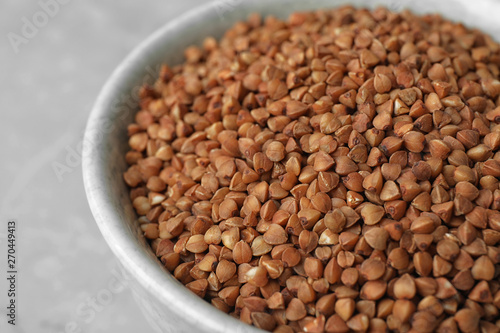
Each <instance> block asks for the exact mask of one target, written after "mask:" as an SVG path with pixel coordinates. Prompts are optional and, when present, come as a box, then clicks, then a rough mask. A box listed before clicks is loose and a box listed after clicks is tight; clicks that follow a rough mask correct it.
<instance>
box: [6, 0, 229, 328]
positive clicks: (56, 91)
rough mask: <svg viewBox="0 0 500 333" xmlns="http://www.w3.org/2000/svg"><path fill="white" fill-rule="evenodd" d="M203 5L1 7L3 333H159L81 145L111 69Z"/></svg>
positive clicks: (188, 1) (129, 2) (152, 0)
mask: <svg viewBox="0 0 500 333" xmlns="http://www.w3.org/2000/svg"><path fill="white" fill-rule="evenodd" d="M228 1H229V0H228ZM231 1H236V0H231ZM231 1H230V2H231ZM204 2H206V1H201V0H184V1H173V0H164V1H160V0H143V1H133V0H121V1H97V0H87V1H77V0H40V1H38V0H37V1H26V0H23V1H19V0H2V4H1V10H0V22H1V24H0V36H1V38H0V55H1V56H0V57H1V58H0V59H1V60H2V61H1V62H0V75H1V80H0V108H1V111H0V133H1V134H2V136H1V137H2V140H3V141H2V143H1V144H0V161H1V163H0V172H1V176H0V309H1V310H0V314H1V317H0V332H2V333H4V332H8V333H10V332H39V333H46V332H47V333H48V332H50V333H62V332H93V333H99V332H122V333H127V332H138V331H140V332H150V331H151V330H150V329H149V326H148V323H147V322H146V320H145V318H144V317H143V315H142V313H141V311H140V309H139V308H138V306H137V305H136V304H135V302H134V300H133V298H132V295H131V292H130V290H129V289H128V288H127V287H126V286H125V285H123V284H122V283H121V282H120V273H118V269H117V268H118V266H117V263H116V261H115V259H114V256H113V255H112V253H111V251H110V249H109V248H108V246H107V244H106V243H105V241H104V239H103V238H102V236H101V234H100V232H99V230H98V228H97V226H96V224H95V222H94V219H93V217H92V214H91V212H90V209H89V207H88V204H87V200H86V196H85V192H84V188H83V181H82V172H81V155H80V153H81V142H82V138H83V131H84V129H85V124H86V121H87V118H88V115H89V113H90V111H91V108H92V104H93V103H94V100H95V98H96V97H97V94H98V93H99V90H100V89H101V87H102V86H103V85H104V83H105V81H106V79H107V78H108V77H109V76H110V74H111V73H112V71H113V70H114V68H115V67H116V66H117V65H118V64H119V63H120V62H121V61H122V60H123V59H124V58H125V56H126V55H127V54H128V53H129V52H130V51H131V50H132V49H133V48H134V47H135V46H136V45H138V44H139V43H140V42H141V41H142V40H144V39H145V38H146V37H147V36H148V35H150V34H151V33H152V32H153V31H155V30H156V29H158V28H159V27H161V26H162V25H163V24H164V23H166V22H168V21H169V20H171V19H173V18H175V17H177V16H179V15H181V14H182V13H184V12H186V11H188V10H190V9H193V8H195V7H197V6H199V5H200V4H202V3H204ZM9 219H15V221H16V222H17V230H16V231H17V244H16V245H17V253H16V256H17V262H16V266H17V267H16V268H17V271H18V276H17V278H18V281H17V292H18V294H17V303H16V306H17V320H16V326H15V327H14V326H11V325H7V319H8V318H7V316H6V314H7V309H6V306H7V301H8V299H7V289H8V286H7V280H6V275H7V273H6V271H7V269H6V267H7V242H6V234H7V222H8V220H9Z"/></svg>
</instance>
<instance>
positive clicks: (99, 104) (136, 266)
mask: <svg viewBox="0 0 500 333" xmlns="http://www.w3.org/2000/svg"><path fill="white" fill-rule="evenodd" d="M221 1H222V0H221ZM228 1H232V2H236V3H237V5H238V6H244V7H249V6H250V7H251V6H253V5H254V4H255V3H257V4H262V3H265V1H264V0H256V1H248V3H247V2H246V1H243V0H228ZM282 1H283V2H286V1H285V0H282ZM391 1H392V0H379V1H375V2H373V3H371V4H370V5H365V6H366V7H373V6H374V5H387V4H388V3H390V2H391ZM430 1H431V0H427V1H425V2H430ZM218 2H220V1H211V2H208V3H205V4H202V5H200V6H198V7H196V8H194V9H190V10H189V11H187V12H186V13H184V14H182V15H180V16H178V17H177V18H175V19H173V20H172V21H170V22H167V23H166V24H164V25H163V26H161V27H160V28H158V29H157V30H156V31H154V32H153V33H152V34H150V35H149V36H148V37H147V38H146V39H145V40H143V41H142V42H140V43H139V44H138V45H137V46H136V47H135V48H134V49H133V50H132V51H131V52H130V53H129V54H128V55H127V56H126V57H125V58H124V60H123V61H121V62H120V64H119V65H118V66H117V67H116V69H115V70H114V71H113V73H112V74H111V76H110V77H109V78H108V79H107V80H106V83H105V85H104V86H103V88H102V89H101V90H100V92H99V95H98V98H97V100H96V102H95V104H94V106H93V108H92V111H91V113H90V116H89V118H88V121H87V125H86V128H85V135H84V140H83V143H84V145H83V151H82V171H83V181H84V187H85V192H86V195H87V200H88V202H89V206H90V209H91V211H92V214H93V216H94V219H95V220H96V223H97V225H98V227H99V229H100V232H101V234H102V235H103V238H104V239H105V241H106V242H107V243H108V246H109V247H110V248H111V250H112V252H113V253H114V255H115V256H116V257H117V258H118V260H119V261H120V262H121V264H122V265H123V266H124V267H125V269H126V271H127V272H128V273H129V274H130V275H131V276H133V277H134V278H135V279H136V280H137V281H138V282H139V284H141V285H142V286H143V287H144V288H145V289H147V290H148V291H149V293H150V294H151V295H153V296H154V297H156V298H157V299H158V300H159V301H161V303H163V304H164V305H165V306H166V307H169V309H170V310H172V312H174V313H175V314H176V315H177V316H179V317H181V318H182V317H185V318H187V317H191V318H196V319H197V320H198V321H199V322H200V323H203V328H204V329H206V330H209V331H211V332H238V333H239V332H264V331H262V330H260V329H257V328H255V327H253V326H250V325H247V324H245V323H243V322H241V321H239V320H237V319H235V318H233V317H231V316H228V315H226V314H224V313H223V312H221V311H219V310H217V309H216V308H215V307H213V306H212V305H210V304H208V303H207V302H206V301H204V300H202V299H200V298H199V297H198V296H196V295H194V294H193V293H191V292H190V291H188V290H187V289H186V288H179V284H178V283H175V282H176V281H175V280H174V281H172V279H168V278H167V274H166V273H165V271H164V270H161V269H160V267H153V265H150V260H149V259H150V258H148V257H147V255H146V254H145V253H143V252H144V251H142V249H141V248H137V247H136V245H134V244H132V242H130V241H126V240H125V239H124V237H123V236H122V235H123V233H122V230H121V228H120V225H123V222H120V221H116V220H117V216H116V213H115V212H114V210H113V207H111V205H110V204H109V203H108V201H109V200H108V198H109V197H108V196H107V195H106V189H105V188H104V186H103V185H102V184H103V183H105V179H104V177H105V175H104V173H105V172H104V170H103V169H102V165H101V164H99V163H95V161H96V160H98V159H99V157H98V155H99V154H98V149H95V148H96V144H95V143H96V142H99V141H100V140H101V138H100V135H101V133H97V132H94V131H92V129H93V128H97V127H99V126H98V125H99V123H100V122H101V121H102V120H103V119H107V118H108V117H107V115H108V113H109V105H110V104H111V103H112V101H113V99H114V97H115V96H116V94H117V93H119V92H120V91H121V90H120V89H117V87H118V88H119V87H122V86H124V85H125V84H124V82H127V81H128V80H130V77H131V75H132V73H133V72H134V69H135V68H136V66H137V65H138V64H142V63H143V61H144V60H142V59H143V57H144V54H145V53H154V52H155V50H156V48H157V47H156V45H157V44H158V43H164V42H165V40H164V39H165V38H166V36H167V35H168V34H169V33H170V32H172V31H176V30H179V29H180V30H183V29H185V28H186V27H187V26H188V25H189V24H190V22H191V21H192V20H193V19H199V18H202V19H203V20H207V17H212V18H213V17H216V16H217V15H218V14H216V13H217V11H216V8H215V6H217V4H218ZM288 2H290V3H291V4H295V3H298V2H300V0H297V1H293V0H288ZM304 2H307V3H309V6H311V8H313V7H319V6H321V5H324V4H325V3H326V1H318V4H319V5H316V3H314V4H312V1H309V2H308V1H306V0H304ZM449 2H457V3H461V4H464V3H465V4H467V1H464V0H455V1H453V0H450V1H445V2H444V3H449ZM346 3H351V4H352V5H354V6H359V3H360V1H359V0H358V1H357V0H353V1H348V0H332V1H330V5H329V7H331V8H333V7H337V6H339V5H344V4H346ZM405 4H407V1H405ZM276 5H277V4H276V3H273V6H276ZM471 5H472V4H471ZM474 5H481V6H482V7H483V8H484V7H486V6H487V5H489V6H493V7H494V8H499V9H500V3H495V1H493V0H483V1H481V2H474ZM303 7H307V4H304V6H303ZM256 11H258V8H257V9H256ZM435 11H436V12H440V13H441V14H443V13H442V12H441V10H440V9H436V10H435ZM443 16H445V17H447V16H446V15H444V14H443ZM219 19H220V17H219ZM201 34H203V33H202V32H201ZM494 37H496V39H498V38H499V37H500V35H499V36H494ZM113 217H114V219H113ZM132 245H134V246H132ZM156 266H159V265H156ZM181 298H182V299H183V301H184V302H185V304H188V305H189V306H170V304H179V303H178V302H179V299H181ZM201 320H203V321H201Z"/></svg>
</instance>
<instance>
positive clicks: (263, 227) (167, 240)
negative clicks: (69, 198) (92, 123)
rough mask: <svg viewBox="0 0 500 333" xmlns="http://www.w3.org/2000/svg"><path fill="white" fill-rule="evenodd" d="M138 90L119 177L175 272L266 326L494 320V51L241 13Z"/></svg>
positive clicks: (497, 229)
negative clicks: (137, 105)
mask: <svg viewBox="0 0 500 333" xmlns="http://www.w3.org/2000/svg"><path fill="white" fill-rule="evenodd" d="M184 54H185V62H184V63H183V64H182V65H178V66H175V67H169V66H167V65H164V66H163V67H162V69H161V72H160V73H159V78H158V80H157V81H156V83H155V84H154V85H153V86H144V87H143V88H142V89H141V92H140V98H141V100H140V110H139V112H138V113H137V115H136V117H135V123H133V124H131V125H129V127H128V132H129V144H130V148H131V150H130V151H129V152H128V153H127V154H126V160H127V162H128V163H129V165H130V167H129V169H128V170H127V171H126V172H125V173H124V179H125V182H126V183H127V184H128V185H129V186H130V188H131V190H130V197H131V200H132V201H133V206H134V208H135V210H136V212H137V214H138V215H139V219H138V223H139V224H140V228H141V229H142V231H143V232H144V236H145V237H146V238H147V239H148V240H149V241H150V243H151V247H152V249H153V250H154V251H155V252H156V255H157V256H158V258H159V259H160V260H161V262H162V263H163V264H164V265H165V267H166V268H167V269H168V270H169V271H170V272H172V274H173V275H174V276H175V278H176V279H178V280H179V281H180V282H181V283H183V284H184V285H186V287H187V288H189V289H190V290H191V291H192V292H194V293H196V294H197V295H199V296H200V297H202V298H204V299H205V300H207V301H209V302H211V304H212V305H213V306H215V307H216V308H218V309H220V310H221V311H224V312H226V313H229V314H230V315H231V316H234V317H237V318H239V319H241V320H242V321H244V322H246V323H248V324H252V325H255V326H257V327H259V328H262V329H264V330H268V331H274V332H283V333H284V332H332V333H333V332H350V331H354V332H387V331H391V332H486V333H489V332H492V333H493V332H499V331H500V320H499V318H500V313H499V312H500V282H499V275H500V212H499V208H500V189H499V181H498V177H499V176H500V153H499V152H498V149H499V147H500V97H499V95H500V82H499V74H500V46H499V45H498V44H497V43H495V42H494V41H493V39H492V38H491V37H490V36H488V35H485V34H483V33H482V32H480V31H478V30H472V29H468V28H466V27H464V26H463V25H461V24H459V23H453V22H450V21H447V20H444V19H443V18H441V17H440V16H438V15H427V16H415V15H413V14H412V13H410V12H407V11H405V12H402V13H394V12H391V11H388V10H387V9H383V8H379V9H376V10H374V11H368V10H366V9H354V8H352V7H342V8H339V9H334V10H319V11H316V12H309V13H294V14H292V15H290V17H289V18H288V20H287V21H281V20H278V19H276V18H274V17H266V18H264V19H261V18H260V17H259V15H252V16H250V17H249V19H248V20H247V21H246V22H238V23H236V24H235V25H234V26H233V27H232V28H231V29H230V30H228V31H227V32H226V33H225V35H224V36H223V37H222V39H221V40H220V41H217V40H215V39H214V38H211V37H209V38H206V39H205V41H204V43H203V46H202V47H196V46H192V47H189V48H187V49H186V50H185V51H184Z"/></svg>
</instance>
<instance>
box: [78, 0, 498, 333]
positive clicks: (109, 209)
mask: <svg viewBox="0 0 500 333" xmlns="http://www.w3.org/2000/svg"><path fill="white" fill-rule="evenodd" d="M348 3H349V4H352V5H354V6H366V7H369V8H374V7H376V6H378V5H384V6H386V7H388V8H389V9H391V10H395V11H399V10H402V9H404V8H408V9H411V10H412V11H414V12H416V13H429V12H438V13H440V14H442V15H443V16H445V17H447V18H449V19H452V20H454V21H461V22H463V23H465V24H466V25H468V26H471V27H477V28H480V29H482V30H483V31H486V32H488V33H490V34H491V35H492V36H493V37H495V38H496V39H497V40H498V39H499V38H500V20H498V18H497V17H496V16H497V15H496V14H498V13H500V1H495V0H475V1H467V0H440V1H435V0H419V1H409V0H402V1H401V0H385V1H384V0H379V1H373V0H353V1H342V0H316V1H312V0H275V1H269V0H267V1H266V0H255V1H248V0H245V1H244V0H217V1H214V2H211V3H208V4H207V5H204V6H202V7H198V8H196V9H195V10H193V11H191V12H189V13H187V14H185V15H183V16H181V17H179V18H178V19H176V20H174V21H172V22H169V23H167V24H166V25H165V26H164V27H162V28H161V29H160V30H158V31H157V32H155V33H154V34H153V35H152V36H151V37H149V38H148V39H147V40H145V41H144V42H143V43H141V44H140V45H139V46H138V47H137V48H136V49H135V50H134V51H133V52H132V53H131V54H130V55H129V56H128V57H127V58H126V59H125V60H124V61H123V62H122V63H121V64H120V65H119V66H118V67H117V69H116V70H115V71H114V73H113V74H112V76H111V78H110V79H109V80H108V82H107V83H106V85H105V86H104V88H103V89H102V91H101V93H100V95H99V97H98V99H97V102H96V104H95V106H94V108H93V110H92V113H91V115H90V118H89V121H88V124H87V129H86V133H85V140H84V152H83V176H84V182H85V189H86V192H87V197H88V200H89V204H90V208H91V209H92V213H93V215H94V217H95V219H96V221H97V224H98V225H99V228H100V230H101V232H102V234H103V236H104V238H105V239H106V241H107V242H108V244H109V246H110V248H111V249H112V251H113V253H114V254H115V255H116V256H117V257H118V259H119V261H120V263H121V264H122V266H123V268H124V273H125V275H126V276H127V277H128V278H127V280H128V283H129V285H130V286H131V287H132V289H133V291H134V295H135V297H136V299H137V301H138V302H139V306H140V307H141V309H142V310H143V312H144V314H145V315H146V317H147V318H149V320H150V322H151V325H152V327H153V328H154V329H156V330H157V331H158V332H186V333H192V332H212V333H215V332H228V333H229V332H232V333H239V332H262V331H261V330H258V329H256V328H254V327H251V326H248V325H246V324H244V323H242V322H240V321H238V320H236V319H234V318H232V317H230V316H228V315H226V314H224V313H222V312H220V311H218V310H216V309H215V308H214V307H212V306H211V305H210V304H208V303H207V302H205V301H203V300H201V299H200V298H198V297H197V296H195V295H194V294H192V293H191V292H190V291H189V290H187V289H186V288H185V287H184V286H183V285H182V284H181V283H179V282H178V281H177V280H175V279H174V278H173V277H172V275H171V274H170V273H169V272H168V271H166V270H165V269H164V268H163V267H162V265H161V264H160V262H159V261H158V259H157V258H156V256H155V255H154V254H153V252H152V251H151V249H150V248H149V246H148V244H147V243H146V242H145V241H144V239H143V236H142V234H141V232H140V230H139V228H138V225H137V223H136V215H135V213H134V210H133V208H132V204H131V201H130V199H129V196H128V189H127V187H126V185H125V183H124V181H123V179H122V173H123V172H124V171H125V170H126V168H127V165H126V163H125V159H124V155H125V152H126V151H127V150H128V149H127V142H128V139H127V130H126V128H127V125H128V124H129V123H131V122H132V121H133V116H134V114H135V112H136V111H137V101H138V97H137V92H138V88H139V87H140V86H141V85H142V84H143V83H152V82H153V81H154V79H155V78H156V77H157V73H158V69H159V66H160V64H162V63H167V64H169V65H175V64H179V63H181V62H182V60H183V50H184V49H185V48H186V47H187V46H189V45H191V44H200V43H201V41H202V40H203V38H204V37H206V36H215V37H220V36H221V35H222V34H223V32H224V31H225V30H226V29H227V28H229V27H230V26H231V25H232V24H233V23H234V22H236V21H238V20H243V19H245V18H246V17H247V16H248V14H250V13H252V12H260V13H262V14H263V15H268V14H272V15H275V16H278V17H280V18H286V17H287V16H288V15H289V14H290V13H292V12H294V11H297V10H307V9H317V8H333V7H337V6H340V5H344V4H348ZM165 10H168V4H167V3H165ZM130 316H134V314H130Z"/></svg>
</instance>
